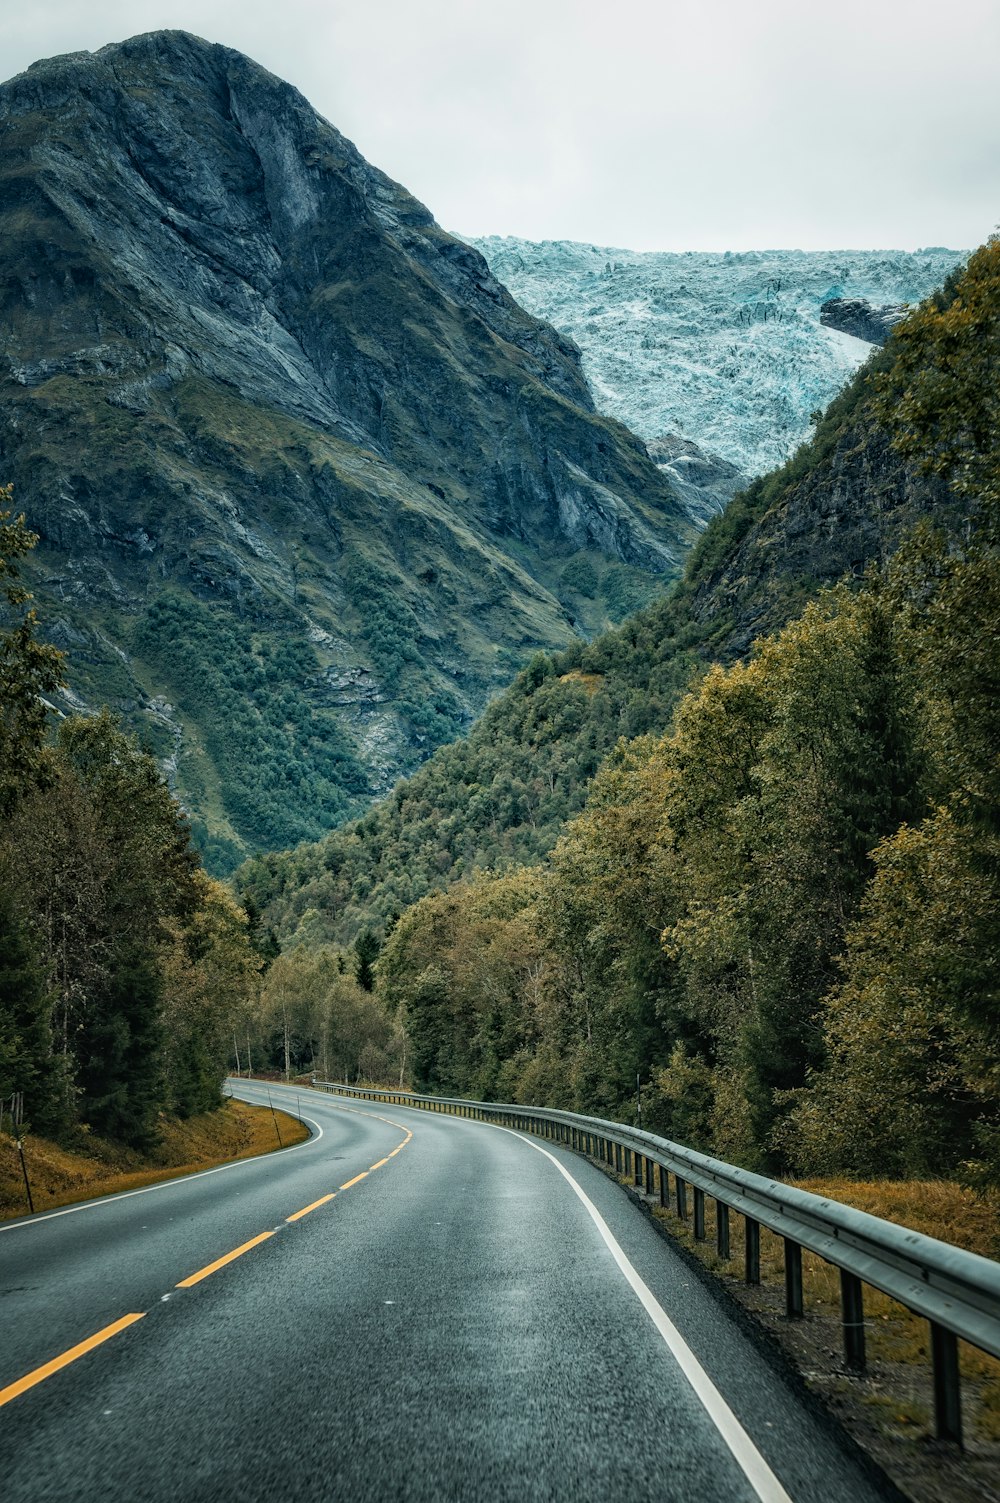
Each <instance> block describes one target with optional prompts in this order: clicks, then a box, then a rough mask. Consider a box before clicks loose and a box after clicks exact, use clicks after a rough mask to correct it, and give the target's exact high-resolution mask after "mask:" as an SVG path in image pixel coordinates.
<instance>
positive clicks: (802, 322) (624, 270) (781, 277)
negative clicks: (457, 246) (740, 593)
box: [472, 236, 964, 477]
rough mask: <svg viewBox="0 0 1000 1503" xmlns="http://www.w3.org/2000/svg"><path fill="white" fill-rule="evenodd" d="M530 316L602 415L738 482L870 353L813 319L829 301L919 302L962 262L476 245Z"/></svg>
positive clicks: (894, 254) (793, 436) (555, 244)
mask: <svg viewBox="0 0 1000 1503" xmlns="http://www.w3.org/2000/svg"><path fill="white" fill-rule="evenodd" d="M472 243H473V244H474V245H475V246H476V247H477V248H478V249H479V250H480V251H482V253H483V255H484V256H485V257H486V259H487V261H488V262H489V265H490V269H491V271H492V272H493V273H494V275H495V276H496V277H498V278H499V280H500V281H501V282H503V283H505V285H506V286H507V287H508V288H509V289H510V291H511V292H512V293H513V294H514V296H515V298H517V300H518V302H519V303H521V304H522V306H523V307H525V308H527V309H528V310H529V312H531V313H534V314H537V315H538V316H540V317H541V318H544V319H547V320H548V322H549V323H552V324H554V325H555V327H556V328H557V329H558V330H559V331H560V332H561V333H564V334H568V335H570V336H571V337H572V338H573V339H574V340H576V342H577V344H578V345H579V346H580V349H581V350H582V351H583V364H584V370H585V372H586V375H587V379H588V381H589V382H590V387H591V390H592V392H593V395H594V401H595V403H596V405H597V406H598V408H599V409H600V410H602V411H604V412H605V413H607V414H608V415H609V416H611V417H616V418H619V419H620V420H621V421H622V422H623V423H626V424H627V425H628V426H629V427H630V428H631V429H633V431H634V432H636V433H638V434H639V436H640V437H641V438H644V439H646V440H647V441H648V440H653V439H658V438H660V437H661V436H662V435H664V434H672V435H679V436H680V437H681V438H682V439H685V440H687V441H689V442H693V443H695V444H697V445H698V447H699V448H700V449H702V450H707V451H709V452H710V454H711V455H714V456H718V457H720V458H721V459H723V460H727V461H729V463H731V464H733V465H736V466H737V468H738V469H739V470H740V471H741V472H742V474H743V475H744V476H747V477H752V476H755V475H760V474H763V473H764V472H765V471H767V470H770V469H773V468H774V466H775V465H778V464H781V463H782V462H783V461H784V460H785V459H787V458H788V456H789V455H790V454H791V453H792V452H793V451H794V450H795V449H796V448H797V447H798V445H799V444H800V443H801V442H802V440H803V439H804V438H805V436H806V434H807V433H808V431H809V428H810V421H809V419H810V414H811V413H812V412H814V411H815V410H816V409H817V408H823V407H825V406H826V404H827V403H828V402H829V401H830V400H831V398H832V397H833V396H835V394H836V393H837V391H838V390H839V389H840V388H841V387H842V386H843V384H844V382H845V381H846V380H847V379H848V378H849V377H850V376H851V375H852V374H853V373H854V371H855V370H856V369H857V367H858V366H859V365H860V364H861V363H862V361H863V360H865V358H866V357H867V356H868V354H869V353H870V352H871V350H872V349H873V346H872V345H871V344H869V343H867V342H866V341H865V340H864V339H859V338H856V337H855V336H854V335H852V334H848V333H844V332H842V331H841V330H839V329H835V328H827V327H825V326H824V325H823V324H822V323H821V322H820V307H821V305H822V304H823V303H825V302H828V301H829V300H830V299H832V298H845V299H863V300H865V301H867V302H869V303H871V304H873V305H875V307H876V309H877V308H881V307H884V305H886V304H900V303H914V302H919V301H920V299H921V298H923V297H926V296H927V294H928V293H929V292H931V291H932V290H933V289H934V288H935V287H937V286H939V285H940V283H941V282H942V281H943V280H944V278H945V277H946V276H947V274H948V272H950V271H951V270H952V268H953V267H954V266H955V265H956V264H957V263H958V262H959V261H960V260H962V259H963V257H964V252H961V251H953V250H945V249H942V248H941V247H934V248H932V249H928V250H922V251H916V252H913V253H910V252H906V251H796V250H788V251H746V252H740V253H733V252H730V251H727V252H725V254H714V253H708V252H697V251H688V252H685V253H683V254H672V253H666V252H659V251H650V252H640V251H627V250H614V249H609V248H607V247H601V246H596V245H580V244H576V243H574V242H572V241H565V240H554V241H553V240H546V241H542V242H534V241H528V240H517V239H513V238H500V237H498V236H491V237H489V238H487V239H481V240H476V241H473V242H472Z"/></svg>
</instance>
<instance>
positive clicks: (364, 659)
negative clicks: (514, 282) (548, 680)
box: [0, 32, 695, 865]
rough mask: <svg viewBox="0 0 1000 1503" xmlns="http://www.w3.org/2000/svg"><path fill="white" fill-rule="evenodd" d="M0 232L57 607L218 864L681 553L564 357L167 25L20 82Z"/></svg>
mask: <svg viewBox="0 0 1000 1503" xmlns="http://www.w3.org/2000/svg"><path fill="white" fill-rule="evenodd" d="M0 228H2V237H3V238H2V246H3V251H2V259H0V478H2V479H3V480H5V481H7V480H10V481H12V482H13V483H14V485H15V489H16V501H17V505H18V507H19V508H22V509H24V510H25V511H26V512H27V514H28V517H29V521H30V523H31V525H32V526H33V527H34V528H35V529H36V530H37V531H38V532H39V533H40V534H41V540H42V541H41V545H40V547H39V549H38V552H37V555H36V557H35V560H34V568H35V578H34V587H35V591H36V595H37V597H38V603H39V606H40V611H41V614H42V617H43V619H44V620H45V621H46V622H47V623H49V624H50V626H51V627H52V635H53V636H54V637H55V639H56V640H57V641H59V642H60V643H61V645H63V646H65V647H66V648H67V649H68V650H69V652H70V655H71V658H70V667H69V672H70V677H71V682H72V684H73V686H74V693H75V694H76V696H77V700H78V701H79V702H86V703H90V704H95V703H99V702H101V701H102V700H108V701H110V702H111V703H112V704H113V705H114V706H115V707H117V708H118V709H120V710H123V711H124V712H125V713H126V714H127V715H130V716H131V717H132V719H133V721H134V722H135V723H137V724H139V725H140V726H141V727H142V728H143V730H144V732H145V733H146V734H148V735H149V736H150V737H151V738H152V740H153V743H154V745H155V746H156V747H157V748H158V749H159V751H160V752H161V754H162V755H163V757H164V758H165V760H166V761H167V762H168V765H169V767H170V768H171V769H172V774H173V776H174V778H175V781H176V786H177V788H178V791H179V792H180V793H181V795H182V797H183V798H184V799H185V801H186V802H187V803H188V805H189V806H190V808H191V809H192V812H193V814H194V816H195V823H196V829H197V831H198V833H199V834H200V836H201V838H202V839H203V841H204V842H206V843H207V845H208V846H209V849H210V853H214V859H215V860H216V862H217V864H220V865H221V864H223V863H224V862H225V861H226V860H228V859H232V858H233V857H235V856H237V855H239V854H240V853H241V852H242V851H244V850H246V849H247V848H252V847H260V846H270V845H276V844H282V845H285V844H289V843H291V842H293V841H295V840H298V839H301V838H304V837H306V836H310V835H316V834H319V833H320V831H321V830H322V829H323V828H325V827H326V826H327V825H328V824H329V823H330V822H331V821H332V820H333V819H334V818H336V817H338V816H339V815H342V814H343V813H344V812H346V811H348V810H350V809H355V808H358V807H359V806H360V805H361V804H362V803H363V802H364V800H365V799H366V798H368V797H370V796H371V795H372V794H373V793H375V792H377V791H380V790H381V789H384V788H385V787H387V786H388V785H389V783H391V781H392V780H393V779H394V778H395V777H396V776H397V775H398V774H399V773H400V772H401V771H403V770H404V769H405V768H406V767H408V766H411V765H413V764H414V763H415V762H416V761H418V760H419V759H420V758H421V757H423V756H424V755H426V753H427V751H428V750H429V749H430V748H431V747H432V746H433V745H434V744H436V743H437V742H438V741H440V740H442V739H445V738H447V737H449V736H451V735H453V734H454V733H455V731H456V730H457V729H458V728H460V727H461V726H462V725H463V724H464V723H466V722H467V721H468V719H469V718H470V717H471V715H472V714H473V713H474V712H475V711H476V710H478V709H479V708H480V707H481V706H482V704H483V703H484V702H485V699H486V698H487V696H488V695H489V693H490V692H491V690H493V689H494V688H495V687H497V686H499V685H500V684H502V683H503V682H505V681H506V680H507V679H508V678H509V677H510V675H511V672H512V670H513V669H514V668H515V667H516V666H517V665H518V664H519V663H520V662H521V661H523V659H524V658H525V656H526V655H528V654H529V653H530V652H531V651H532V650H534V649H535V648H537V647H555V646H558V645H560V644H562V643H565V642H567V641H569V640H570V639H571V638H572V637H573V635H574V634H576V633H578V632H580V631H583V632H585V633H586V632H588V631H591V630H596V629H597V628H599V627H600V626H601V625H603V624H604V623H605V622H606V621H607V619H608V617H609V615H612V614H614V609H615V607H614V602H615V601H620V600H621V599H622V598H625V599H627V601H628V603H629V604H633V603H635V601H636V599H637V598H641V597H642V596H643V594H644V593H645V594H647V595H648V594H649V592H650V591H655V589H656V588H657V581H658V580H662V579H663V578H665V577H669V576H670V575H672V574H674V573H675V572H676V571H677V569H678V566H679V564H680V561H681V559H682V558H683V556H684V554H685V551H686V549H687V547H688V545H689V544H690V542H691V540H692V539H693V536H694V531H695V530H694V528H693V526H692V524H691V521H690V518H689V516H688V514H687V512H686V510H685V509H684V508H683V507H682V506H681V505H680V504H679V501H678V499H677V498H676V496H675V495H674V493H673V492H672V490H671V488H670V485H669V483H668V481H667V479H666V478H665V477H664V475H663V474H662V473H661V472H660V471H659V470H657V468H656V467H655V466H654V465H653V464H652V463H651V462H650V460H649V458H648V456H647V453H646V450H645V448H644V446H643V444H642V443H641V441H639V440H638V439H636V438H635V437H634V436H633V435H632V434H630V433H629V432H628V431H627V430H626V429H624V428H622V427H621V426H620V424H618V423H616V422H615V421H613V420H610V419H607V418H604V417H601V416H600V415H598V414H597V413H596V412H595V411H594V406H593V402H592V400H591V396H590V392H589V390H588V386H587V383H586V380H585V379H584V376H583V373H582V370H581V365H580V359H579V353H578V351H577V349H576V347H575V345H574V344H573V343H572V341H571V340H569V339H568V338H566V337H564V336H562V335H559V334H557V333H556V331H555V330H554V329H552V328H550V327H549V326H548V325H547V324H545V323H542V322H540V321H539V320H537V319H536V318H534V317H531V316H530V315H529V314H527V313H525V312H524V311H523V309H521V308H520V307H519V306H518V305H517V303H515V302H514V300H513V299H512V298H511V296H510V295H509V294H508V293H507V292H506V290H505V289H504V288H503V287H502V286H501V285H500V283H499V282H498V281H497V280H496V279H495V278H494V277H493V275H492V274H491V273H490V271H489V269H488V267H487V264H486V262H485V261H484V260H483V258H482V256H481V255H480V254H479V253H478V252H477V251H475V250H473V249H472V248H470V247H469V246H466V245H463V244H461V243H460V242H458V241H456V240H454V239H453V238H451V237H450V236H448V235H446V234H445V233H444V232H443V231H442V230H441V229H440V228H439V227H438V226H437V225H436V224H435V222H434V220H433V219H432V217H431V215H430V214H429V212H428V211H427V210H426V209H425V208H424V207H423V206H422V205H421V204H419V203H417V202H416V201H415V200H414V199H413V198H412V197H411V196H410V195H409V194H408V193H407V192H406V190H405V189H404V188H402V187H400V186H399V185H398V184H395V183H393V182H391V181H390V180H389V179H388V178H386V177H385V176H384V175H383V174H382V173H380V172H378V171H377V170H376V169H375V168H373V167H372V166H370V165H369V164H368V163H367V162H365V161H364V159H363V158H362V157H361V156H360V155H359V153H358V152H357V151H356V150H355V149H354V147H353V146H352V145H351V144H350V142H348V141H346V140H345V139H344V137H343V136H341V135H340V134H339V133H338V132H337V131H336V130H335V129H334V128H333V127H332V126H331V125H329V124H328V123H327V122H326V121H324V120H322V119H321V118H320V117H319V116H317V115H316V113H315V112H314V111H313V110H312V109H311V108H310V106H309V105H308V103H307V102H306V101H305V100H304V99H303V98H302V97H301V96H300V95H299V94H298V93H297V92H296V91H295V90H294V89H292V88H290V87H289V86H287V85H286V84H284V83H282V82H281V81H280V80H278V79H276V78H274V77H273V76H272V75H270V74H268V73H267V72H265V71H264V70H263V69H262V68H260V67H258V66H257V65H256V64H254V63H252V62H251V61H249V60H248V59H247V58H245V57H243V56H241V55H240V54H239V53H236V52H233V51H230V50H228V49H226V48H223V47H218V46H212V45H209V44H207V43H204V42H201V41H199V40H198V39H197V38H194V37H191V36H188V35H186V34H184V33H179V32H159V33H154V34H151V35H148V36H142V37H137V38H134V39H133V40H132V41H129V42H125V43H122V44H121V45H116V46H112V47H107V48H104V49H102V50H101V51H100V52H98V53H95V54H89V53H78V54H72V55H70V56H67V57H61V58H55V59H52V60H50V61H48V62H44V63H38V64H36V65H35V66H34V67H33V68H31V69H29V70H28V72H27V73H25V74H22V75H21V76H19V77H18V78H16V79H14V80H12V81H11V82H10V83H8V84H7V85H5V86H4V87H3V88H2V89H0ZM582 557H585V558H586V559H587V561H588V563H589V564H591V565H592V568H591V572H590V574H589V575H588V581H591V583H590V584H589V586H588V589H587V590H586V591H583V592H581V591H579V590H577V589H575V588H574V586H573V583H572V580H573V578H574V573H573V568H574V567H578V566H579V564H580V562H581V558H582ZM570 566H573V567H570ZM594 579H596V581H597V584H596V587H594V586H593V583H592V581H593V580H594Z"/></svg>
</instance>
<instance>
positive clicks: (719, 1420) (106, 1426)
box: [0, 1081, 895, 1503]
mask: <svg viewBox="0 0 1000 1503" xmlns="http://www.w3.org/2000/svg"><path fill="white" fill-rule="evenodd" d="M234 1090H235V1091H236V1093H237V1094H239V1095H241V1096H243V1097H244V1099H247V1100H254V1101H261V1100H266V1088H263V1087H261V1086H259V1085H257V1084H256V1083H252V1082H246V1081H244V1082H239V1083H236V1084H235V1086H234ZM270 1090H271V1093H272V1096H273V1097H274V1100H275V1104H278V1103H279V1101H280V1102H281V1104H289V1105H290V1106H291V1108H292V1110H294V1109H295V1103H294V1093H293V1092H290V1091H288V1090H286V1089H285V1088H282V1087H273V1086H272V1087H271V1088H270ZM302 1113H303V1116H305V1117H306V1118H307V1119H311V1126H312V1127H313V1137H312V1138H311V1139H310V1140H309V1141H308V1142H307V1143H303V1144H301V1145H300V1146H299V1147H297V1148H294V1149H291V1150H287V1151H286V1152H284V1153H281V1154H273V1155H269V1156H268V1157H266V1158H261V1159H253V1160H242V1161H240V1162H239V1163H235V1164H232V1165H228V1166H225V1167H224V1168H223V1169H220V1170H217V1171H210V1172H208V1173H203V1174H199V1175H192V1176H189V1177H188V1178H186V1179H181V1180H173V1181H169V1182H168V1183H166V1184H164V1185H161V1186H157V1187H152V1188H151V1189H149V1190H146V1191H142V1192H139V1193H135V1192H133V1193H132V1194H128V1195H124V1196H112V1197H107V1198H105V1199H103V1200H99V1201H91V1202H87V1203H86V1205H85V1206H80V1207H73V1208H66V1209H65V1210H64V1211H62V1212H57V1213H52V1214H49V1215H45V1214H44V1213H43V1214H41V1215H39V1216H35V1217H28V1218H24V1219H23V1220H21V1221H18V1222H10V1223H6V1224H5V1225H3V1226H2V1227H0V1320H2V1336H0V1477H2V1479H3V1497H4V1500H5V1503H20V1500H31V1503H36V1500H44V1499H50V1498H51V1499H56V1498H58V1499H60V1500H69V1499H81V1500H83V1499H86V1500H90V1499H95V1500H96V1499H98V1498H99V1499H102V1500H103V1499H106V1498H108V1497H124V1498H132V1497H140V1498H142V1499H144V1500H145V1499H151V1500H160V1499H163V1500H167V1499H178V1500H206V1503H207V1500H209V1499H213V1500H214V1499H219V1498H227V1497H239V1498H240V1499H241V1500H253V1499H257V1498H278V1499H286V1498H287V1499H310V1500H311V1499H317V1500H319V1499H324V1500H326V1499H343V1500H345V1503H353V1500H367V1499H372V1500H395V1499H400V1500H402V1499H406V1500H410V1499H412V1500H437V1499H455V1500H477V1499H484V1500H490V1503H492V1500H494V1499H497V1500H511V1503H515V1500H516V1503H522V1500H529V1499H540V1500H541V1499H546V1500H548V1499H552V1500H562V1499H566V1500H572V1503H590V1500H594V1503H597V1500H601V1503H604V1500H613V1503H619V1500H621V1503H631V1500H639V1499H657V1500H669V1503H673V1500H676V1503H681V1500H683V1503H702V1500H704V1503H730V1500H732V1503H755V1500H764V1503H786V1500H788V1499H790V1500H792V1503H874V1500H875V1499H878V1498H885V1497H886V1496H895V1495H894V1494H892V1493H891V1492H888V1491H883V1490H882V1488H881V1486H880V1484H879V1483H878V1481H877V1480H873V1478H872V1477H871V1476H870V1475H869V1474H868V1472H867V1471H866V1470H865V1469H864V1468H863V1467H862V1466H861V1465H860V1464H859V1463H858V1462H857V1460H856V1459H855V1456H854V1454H853V1452H852V1451H851V1450H850V1448H849V1447H847V1446H846V1445H845V1444H842V1443H841V1441H840V1440H839V1438H838V1436H837V1434H836V1432H835V1431H833V1430H832V1429H830V1428H828V1427H827V1426H826V1425H825V1424H824V1423H823V1422H822V1421H819V1420H817V1419H816V1418H815V1417H814V1416H813V1414H812V1413H811V1411H810V1410H809V1409H808V1408H806V1407H804V1406H803V1405H802V1404H801V1402H800V1401H799V1398H798V1396H797V1394H796V1393H795V1391H794V1390H793V1389H791V1388H790V1387H788V1386H786V1384H785V1382H784V1381H783V1379H782V1378H781V1377H779V1376H778V1375H777V1374H776V1373H775V1371H773V1370H772V1368H771V1367H770V1366H769V1365H768V1363H767V1362H766V1361H765V1360H763V1359H762V1357H761V1356H760V1354H759V1352H758V1351H757V1349H756V1348H755V1346H754V1345H753V1343H751V1342H750V1341H748V1340H747V1338H746V1337H745V1336H744V1335H743V1333H742V1331H741V1330H740V1329H739V1327H738V1326H736V1325H735V1324H734V1323H733V1322H731V1321H730V1320H729V1319H728V1318H727V1317H726V1315H725V1314H724V1313H723V1311H722V1309H721V1308H720V1306H719V1304H718V1303H717V1302H716V1301H715V1300H714V1299H713V1298H712V1296H711V1295H710V1294H709V1293H708V1291H707V1290H706V1289H705V1288H704V1287H703V1285H702V1284H701V1282H700V1281H699V1279H698V1278H697V1277H696V1276H695V1275H694V1274H692V1273H691V1271H690V1270H689V1269H688V1267H687V1266H686V1264H685V1263H684V1262H683V1260H681V1259H680V1258H679V1257H677V1256H676V1255H675V1254H673V1253H672V1252H671V1251H670V1249H669V1248H668V1247H667V1245H666V1244H665V1243H664V1242H663V1240H662V1239H661V1238H660V1237H659V1236H658V1235H657V1234H656V1232H655V1231H654V1230H653V1228H652V1227H651V1226H650V1225H649V1223H648V1221H647V1219H646V1218H645V1217H644V1216H643V1215H642V1214H641V1213H640V1212H639V1211H638V1210H637V1209H636V1208H635V1207H634V1206H633V1205H632V1204H631V1202H630V1201H629V1200H628V1198H627V1197H626V1196H625V1195H623V1194H622V1192H621V1191H620V1190H619V1189H618V1188H617V1187H616V1186H615V1185H613V1184H612V1183H611V1182H610V1181H609V1180H608V1179H607V1177H606V1176H605V1175H604V1174H603V1173H602V1172H601V1171H600V1170H599V1169H597V1168H596V1167H595V1166H594V1165H591V1164H588V1163H587V1162H586V1161H584V1160H582V1159H580V1158H579V1157H578V1156H576V1155H574V1154H571V1153H567V1152H565V1151H564V1150H562V1149H559V1148H555V1147H553V1146H552V1145H549V1144H545V1145H541V1144H539V1143H535V1142H533V1141H532V1140H530V1139H528V1138H525V1137H523V1136H521V1135H519V1134H517V1133H513V1132H509V1131H506V1130H504V1129H500V1128H497V1127H493V1126H491V1125H488V1124H484V1123H477V1122H471V1121H465V1120H460V1119H454V1118H450V1117H444V1116H436V1115H430V1114H427V1113H424V1112H419V1111H415V1110H408V1109H405V1108H399V1107H394V1106H393V1107H383V1106H381V1105H378V1104H376V1103H363V1102H358V1103H350V1104H348V1103H345V1102H344V1101H342V1100H341V1101H338V1100H336V1099H334V1098H328V1097H324V1096H320V1095H318V1094H315V1093H311V1092H305V1093H303V1095H302ZM234 1254H235V1256H233V1255H234ZM128 1317H132V1319H131V1320H128V1319H127V1318H128ZM94 1337H98V1338H99V1339H98V1340H97V1341H96V1342H94V1341H93V1340H92V1338H94Z"/></svg>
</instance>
